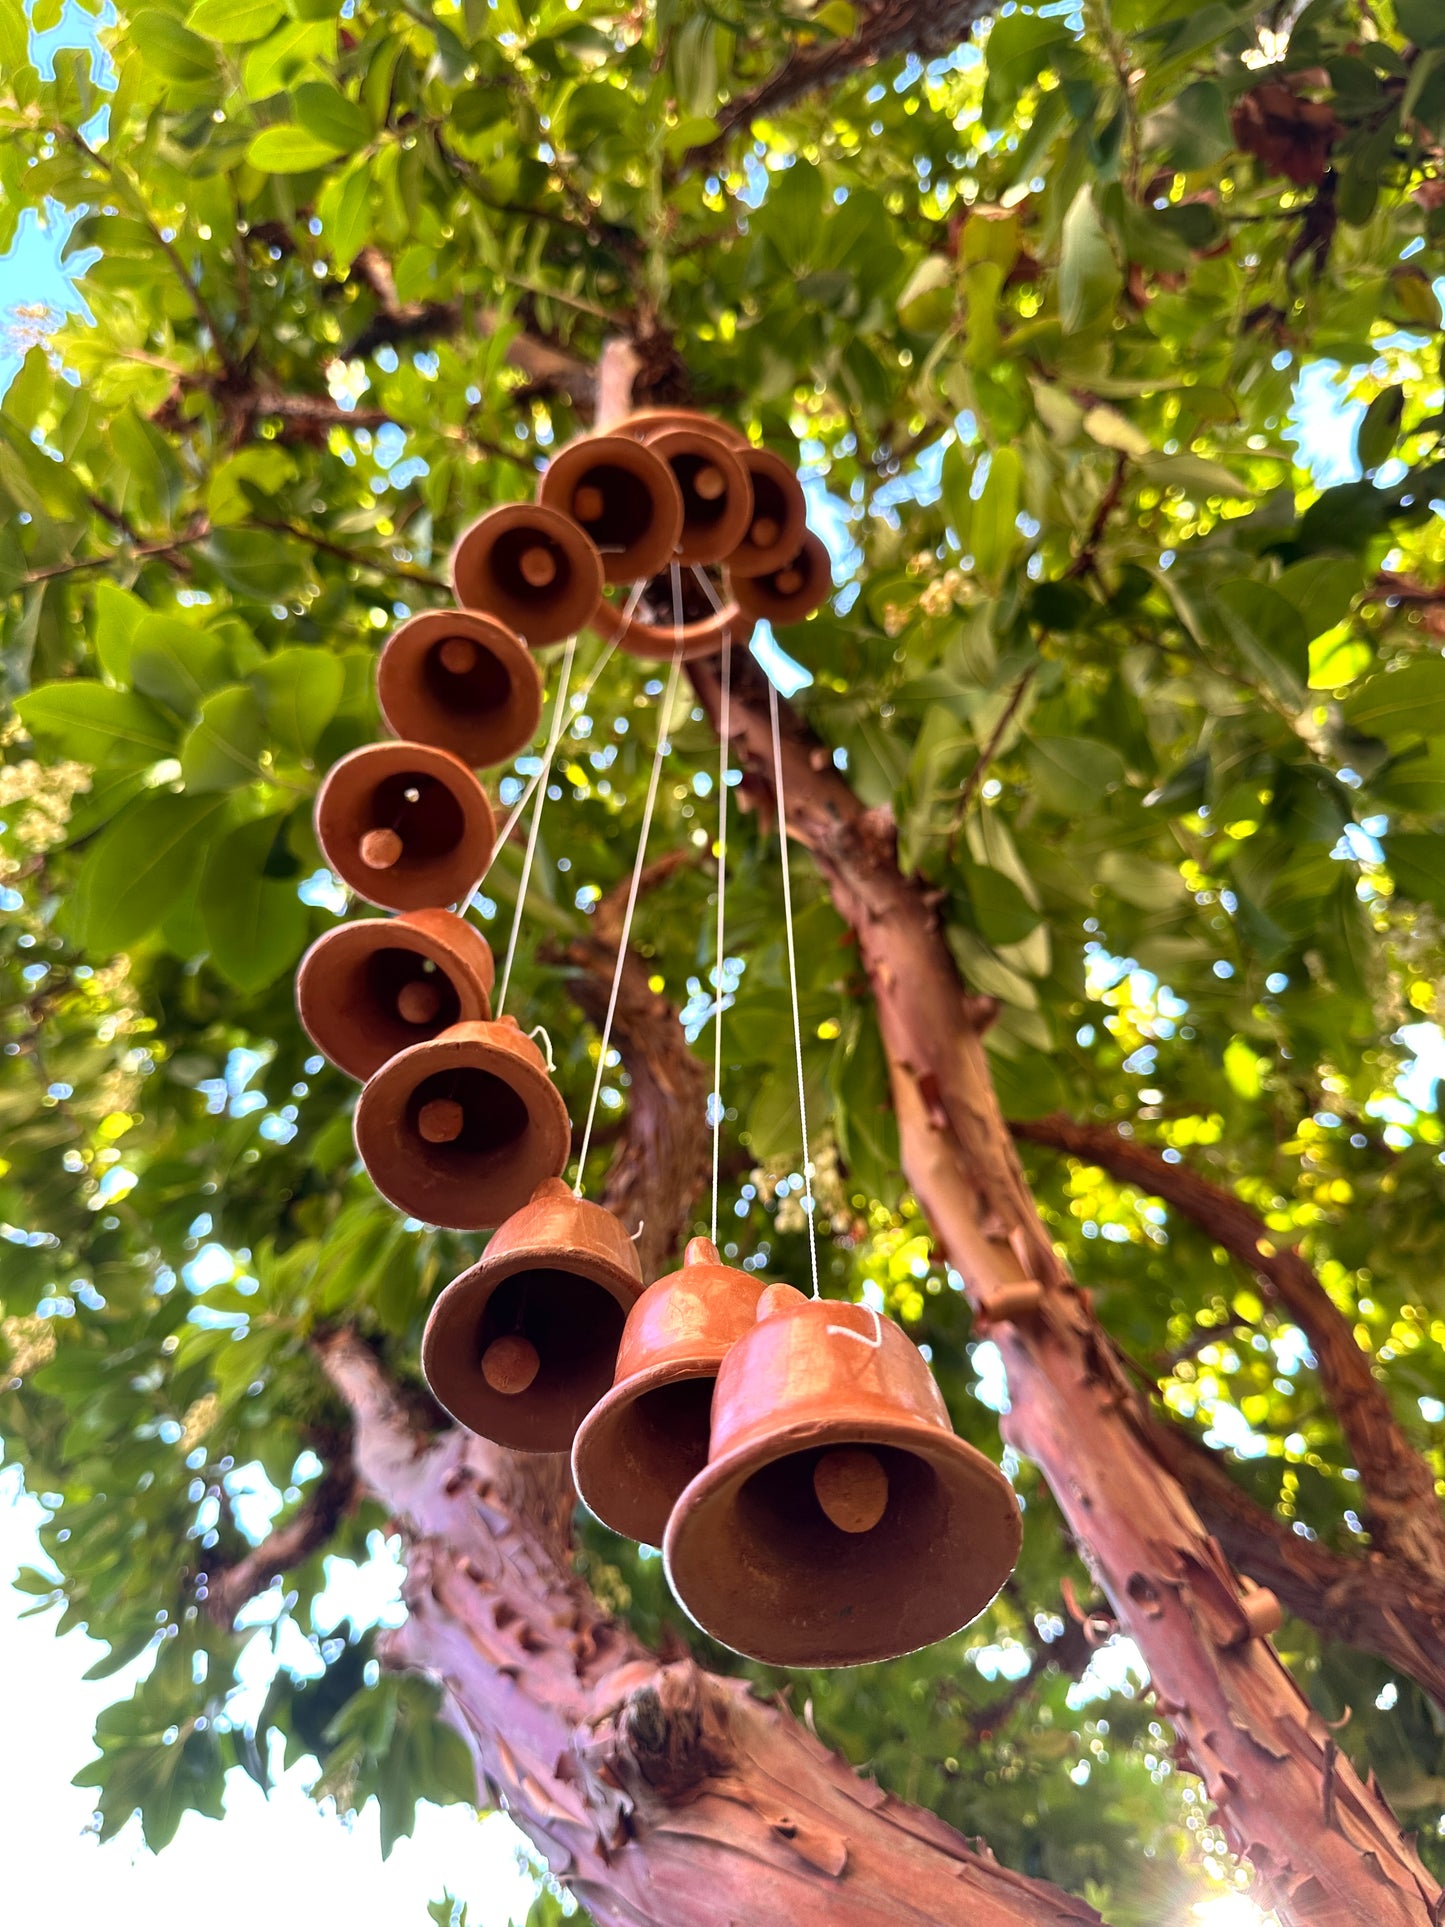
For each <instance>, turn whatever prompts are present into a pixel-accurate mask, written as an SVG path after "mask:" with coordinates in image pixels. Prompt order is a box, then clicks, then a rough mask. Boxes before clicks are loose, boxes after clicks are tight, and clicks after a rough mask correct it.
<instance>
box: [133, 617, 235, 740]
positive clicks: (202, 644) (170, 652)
mask: <svg viewBox="0 0 1445 1927" xmlns="http://www.w3.org/2000/svg"><path fill="white" fill-rule="evenodd" d="M130 652H131V657H130V667H131V682H132V683H133V685H134V686H135V688H136V689H138V690H139V691H140V693H141V694H142V695H143V696H150V697H151V698H152V699H153V700H154V701H156V702H158V703H164V704H165V705H166V707H167V708H168V709H173V710H174V711H175V713H176V714H177V715H178V716H184V717H187V718H189V717H191V716H194V715H195V713H196V711H197V709H199V707H200V705H201V700H202V698H203V697H204V696H205V695H207V694H208V692H209V691H211V690H212V689H215V688H217V687H218V686H219V685H220V684H221V683H222V682H224V681H225V679H226V649H225V644H224V643H223V642H222V641H221V640H220V638H219V637H217V636H213V635H210V634H208V633H207V631H206V630H204V629H202V628H201V627H200V626H199V625H198V624H196V623H194V622H184V621H182V620H181V618H180V617H179V616H153V615H146V616H142V618H141V619H140V621H139V622H138V623H137V624H136V626H135V630H134V632H133V633H132V635H131V639H130Z"/></svg>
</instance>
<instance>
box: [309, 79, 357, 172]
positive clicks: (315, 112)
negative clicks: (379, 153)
mask: <svg viewBox="0 0 1445 1927" xmlns="http://www.w3.org/2000/svg"><path fill="white" fill-rule="evenodd" d="M291 106H292V111H293V112H294V113H295V116H296V119H297V120H298V121H299V122H300V124H301V126H302V127H304V128H305V130H306V132H307V133H308V134H311V135H314V137H315V138H316V139H317V140H319V141H324V142H326V144H327V145H328V146H330V147H334V148H335V149H336V150H337V151H338V152H339V153H342V154H349V153H351V152H352V150H353V149H354V148H357V147H365V145H366V143H367V142H368V141H369V140H370V139H371V123H370V122H369V121H368V120H367V118H366V115H365V114H363V113H362V111H361V109H360V108H359V107H358V106H357V105H356V103H355V102H354V101H350V100H348V99H347V98H346V96H345V94H343V93H342V92H341V90H340V88H339V87H332V86H330V85H328V83H327V82H326V81H324V80H304V81H302V83H301V85H300V86H299V87H298V88H297V89H296V92H295V93H294V94H293V95H292V97H291Z"/></svg>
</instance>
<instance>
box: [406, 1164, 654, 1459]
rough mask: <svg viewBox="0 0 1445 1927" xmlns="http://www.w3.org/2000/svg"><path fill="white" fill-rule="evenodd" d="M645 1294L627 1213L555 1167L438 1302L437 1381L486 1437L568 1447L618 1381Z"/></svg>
mask: <svg viewBox="0 0 1445 1927" xmlns="http://www.w3.org/2000/svg"><path fill="white" fill-rule="evenodd" d="M641 1293H642V1268H641V1266H640V1265H639V1264H638V1261H637V1247H636V1246H635V1245H634V1244H633V1242H632V1240H631V1238H629V1237H628V1235H627V1233H626V1232H625V1231H624V1230H623V1228H622V1226H621V1225H620V1224H619V1223H618V1221H617V1219H616V1218H614V1217H613V1215H612V1213H611V1212H610V1211H604V1210H603V1209H602V1207H601V1205H597V1204H589V1203H588V1202H587V1201H586V1199H584V1198H574V1197H573V1195H572V1191H571V1188H570V1186H568V1185H566V1184H564V1183H563V1181H562V1180H561V1179H560V1178H548V1179H546V1180H545V1181H544V1182H543V1183H542V1184H539V1185H538V1187H537V1189H536V1191H535V1192H534V1193H533V1195H532V1201H531V1203H530V1204H524V1205H523V1206H522V1209H521V1210H520V1211H518V1212H517V1213H515V1215H514V1216H512V1217H510V1218H508V1219H507V1221H506V1223H505V1224H504V1225H502V1226H501V1228H500V1229H499V1230H497V1231H494V1232H493V1233H492V1236H491V1239H490V1241H489V1242H488V1245H487V1249H486V1252H485V1254H484V1256H483V1257H482V1259H481V1261H480V1263H478V1264H475V1265H473V1266H472V1268H471V1270H470V1271H464V1272H463V1273H462V1275H461V1276H460V1278H454V1279H453V1280H452V1282H451V1284H449V1285H448V1286H447V1288H446V1290H445V1291H444V1292H443V1293H442V1294H441V1296H440V1297H439V1298H438V1299H437V1301H436V1303H435V1304H434V1305H433V1306H432V1310H431V1316H430V1318H428V1320H427V1326H426V1334H425V1336H424V1337H423V1339H422V1342H421V1367H422V1371H423V1372H424V1373H425V1375H426V1381H427V1384H428V1385H430V1387H431V1389H432V1392H433V1394H434V1396H435V1397H436V1399H437V1401H438V1403H439V1404H441V1405H442V1406H444V1407H445V1409H446V1410H447V1411H448V1412H450V1413H451V1415H452V1417H453V1418H454V1419H457V1420H458V1421H459V1422H460V1423H461V1424H463V1425H465V1426H467V1427H468V1428H469V1430H471V1431H473V1432H476V1433H478V1434H479V1435H480V1436H481V1437H482V1438H484V1439H492V1440H494V1441H495V1443H496V1444H498V1445H505V1446H509V1447H510V1448H511V1450H512V1451H514V1452H565V1451H566V1450H567V1448H568V1447H569V1446H570V1445H571V1443H572V1439H573V1435H574V1434H575V1433H576V1430H577V1427H578V1426H579V1425H580V1424H581V1423H582V1421H583V1419H584V1418H585V1417H586V1416H587V1414H588V1412H590V1411H591V1409H592V1407H593V1406H594V1405H595V1404H596V1403H597V1401H598V1399H599V1398H601V1396H602V1394H603V1393H604V1392H605V1391H606V1390H607V1388H608V1386H609V1385H610V1384H611V1383H612V1373H613V1368H614V1367H615V1365H616V1363H617V1345H618V1341H619V1340H620V1338H621V1337H622V1327H623V1323H624V1321H625V1319H626V1317H627V1313H628V1311H629V1310H630V1308H631V1307H632V1305H633V1304H634V1303H635V1302H636V1300H637V1299H638V1298H639V1297H640V1296H641Z"/></svg>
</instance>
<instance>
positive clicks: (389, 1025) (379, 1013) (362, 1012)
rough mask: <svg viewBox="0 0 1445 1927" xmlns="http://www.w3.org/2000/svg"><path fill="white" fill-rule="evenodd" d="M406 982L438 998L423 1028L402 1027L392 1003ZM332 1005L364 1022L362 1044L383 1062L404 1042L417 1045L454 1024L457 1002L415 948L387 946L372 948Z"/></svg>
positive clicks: (450, 985)
mask: <svg viewBox="0 0 1445 1927" xmlns="http://www.w3.org/2000/svg"><path fill="white" fill-rule="evenodd" d="M408 984H427V985H429V986H430V987H431V989H433V990H434V991H435V992H436V993H437V995H438V996H439V997H440V999H441V1002H440V1003H439V1004H438V1005H437V1008H436V1011H435V1013H434V1014H433V1015H432V1016H431V1017H429V1018H428V1019H427V1020H426V1022H425V1023H423V1024H412V1023H408V1022H407V1020H406V1018H405V1017H403V1016H402V1014H401V1012H400V1011H399V1010H398V1008H397V1000H398V998H399V997H400V996H401V993H402V992H403V991H404V990H405V989H406V987H407V985H408ZM338 1002H339V1003H341V1004H342V1005H343V1006H347V1007H350V1008H352V1009H354V1010H355V1011H356V1012H357V1016H358V1019H359V1021H362V1022H364V1023H365V1026H366V1037H367V1043H368V1044H374V1045H375V1046H376V1050H377V1054H378V1056H379V1057H380V1059H381V1061H382V1062H384V1061H385V1059H386V1058H388V1057H394V1056H395V1055H396V1053H397V1052H398V1051H399V1050H405V1049H406V1047H407V1045H408V1044H420V1043H423V1042H424V1041H425V1040H426V1039H427V1038H429V1037H435V1036H436V1034H437V1032H438V1031H440V1030H445V1029H446V1028H447V1027H448V1026H449V1025H451V1024H454V1023H456V1022H457V1021H458V1019H459V1018H460V1016H461V1009H462V1003H461V998H460V997H459V996H458V995H457V991H456V986H455V985H454V984H453V982H452V980H451V978H450V977H449V976H448V975H447V973H446V971H444V970H439V969H438V968H437V967H436V965H435V964H433V963H432V962H431V960H430V958H428V957H424V956H423V955H422V954H421V952H420V951H419V950H404V949H402V948H401V947H400V946H391V945H389V946H387V947H386V948H385V949H381V950H372V951H370V952H368V954H367V955H366V957H365V958H363V959H362V961H361V963H360V965H359V967H358V968H357V969H356V970H355V972H354V973H353V974H352V981H351V983H350V984H348V985H346V986H345V987H344V988H343V990H342V994H341V996H340V998H339V999H338Z"/></svg>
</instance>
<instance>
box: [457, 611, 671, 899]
mask: <svg viewBox="0 0 1445 1927" xmlns="http://www.w3.org/2000/svg"><path fill="white" fill-rule="evenodd" d="M646 588H647V584H646V583H645V582H639V583H638V584H637V585H636V587H635V588H634V589H633V591H632V594H631V595H630V596H629V597H628V598H627V606H626V607H625V608H624V609H623V611H622V620H621V623H620V626H619V630H618V635H616V636H614V637H613V638H612V640H611V641H610V642H609V643H608V644H607V645H606V647H605V648H604V649H603V650H602V652H601V654H600V655H599V656H598V658H597V660H596V662H594V663H593V665H592V667H591V669H590V670H589V672H588V675H587V680H586V682H584V683H583V685H582V687H581V688H580V689H579V690H577V691H576V692H575V693H574V694H573V697H572V713H573V715H574V716H579V715H581V713H582V711H583V710H584V709H586V707H587V698H588V697H589V696H590V695H591V694H592V691H593V690H594V689H595V688H596V687H597V684H598V681H599V679H600V678H601V675H602V672H603V670H604V669H605V668H606V667H607V665H608V663H609V662H611V660H612V658H613V656H614V655H615V654H616V652H617V644H618V640H619V637H620V635H621V632H622V630H624V629H626V627H627V625H628V623H629V622H630V621H631V620H632V615H633V611H634V610H635V609H636V607H637V605H638V603H639V602H640V601H641V600H642V597H643V593H644V591H645V590H646ZM575 644H576V637H575V636H574V637H573V639H572V642H571V643H570V644H569V645H568V647H569V649H570V648H573V647H575ZM558 687H559V689H560V688H561V683H560V682H559V685H558ZM556 717H557V711H556V709H555V707H554V709H553V712H552V719H553V722H554V723H555V721H556ZM550 770H551V765H550V763H549V762H546V761H545V760H544V762H543V763H542V765H541V766H540V767H539V768H537V769H535V770H534V771H533V772H532V774H531V775H530V776H529V777H528V778H527V783H526V787H525V788H524V789H523V791H522V794H521V795H520V796H519V797H518V798H517V800H516V802H515V803H514V804H513V805H512V808H511V810H510V811H509V813H508V815H507V820H506V821H505V822H504V823H503V825H502V827H501V829H500V830H498V831H497V837H496V841H495V842H494V843H493V845H492V854H491V855H490V856H489V857H488V858H487V867H486V869H485V870H483V871H482V874H481V875H480V876H479V877H478V878H477V880H476V882H475V883H474V884H473V885H472V888H471V891H470V893H469V894H468V896H467V900H466V902H465V903H464V904H463V905H462V907H461V911H460V913H459V914H460V915H462V916H465V915H466V914H467V912H468V911H469V910H470V909H471V907H472V905H473V904H474V903H475V902H476V900H477V894H478V892H479V891H480V890H481V887H482V885H483V884H484V883H485V882H486V880H487V878H488V876H489V875H490V874H491V870H492V866H493V864H494V863H495V862H496V860H497V858H498V857H499V856H500V855H501V854H502V851H503V849H504V847H505V845H506V842H507V838H508V837H509V836H510V835H511V834H512V832H513V830H515V829H516V827H517V825H518V823H519V822H520V821H521V820H522V812H523V811H524V810H525V809H526V807H527V805H528V803H530V802H531V800H532V798H533V796H534V795H535V794H536V792H537V785H538V784H539V783H540V782H541V781H542V779H543V777H544V776H546V775H548V774H549V773H550Z"/></svg>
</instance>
